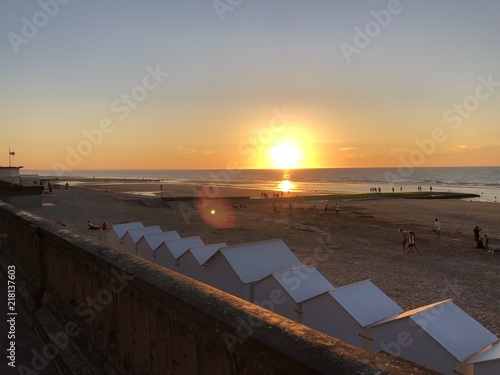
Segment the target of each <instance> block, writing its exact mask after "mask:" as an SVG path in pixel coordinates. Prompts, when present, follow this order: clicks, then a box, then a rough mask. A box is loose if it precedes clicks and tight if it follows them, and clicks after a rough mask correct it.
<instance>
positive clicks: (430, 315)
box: [376, 300, 498, 362]
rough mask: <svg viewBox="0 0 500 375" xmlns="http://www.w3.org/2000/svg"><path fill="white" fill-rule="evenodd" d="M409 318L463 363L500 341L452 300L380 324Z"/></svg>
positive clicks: (409, 312) (412, 311)
mask: <svg viewBox="0 0 500 375" xmlns="http://www.w3.org/2000/svg"><path fill="white" fill-rule="evenodd" d="M405 317H408V318H409V319H411V320H412V321H413V323H414V324H416V325H418V326H419V327H420V328H421V329H422V330H423V331H424V332H426V333H427V334H428V335H429V336H430V337H432V338H433V339H434V340H435V341H437V342H438V343H439V344H440V345H441V346H442V347H443V348H445V349H446V350H447V351H448V352H449V353H450V354H451V355H453V356H454V357H455V358H456V359H457V360H459V361H460V362H463V361H465V360H466V359H467V358H469V357H470V356H471V355H473V354H476V353H477V352H479V351H481V350H483V349H484V348H486V347H487V346H488V345H491V344H493V343H495V342H497V341H498V338H497V337H496V336H495V335H494V334H493V333H491V332H490V331H488V330H487V329H486V328H484V327H483V326H482V325H481V324H479V323H478V322H477V321H476V320H474V319H473V318H472V317H471V316H470V315H468V314H467V313H466V312H465V311H463V310H462V309H461V308H459V307H458V306H457V305H455V304H454V303H453V302H452V301H451V300H446V301H441V302H437V303H433V304H431V305H427V306H424V307H420V308H418V309H415V310H410V311H406V312H404V313H403V314H400V315H398V316H395V317H391V318H388V319H384V320H383V321H382V322H379V323H380V324H385V323H386V322H389V321H392V320H396V319H401V318H405ZM379 323H377V324H376V325H378V324H379Z"/></svg>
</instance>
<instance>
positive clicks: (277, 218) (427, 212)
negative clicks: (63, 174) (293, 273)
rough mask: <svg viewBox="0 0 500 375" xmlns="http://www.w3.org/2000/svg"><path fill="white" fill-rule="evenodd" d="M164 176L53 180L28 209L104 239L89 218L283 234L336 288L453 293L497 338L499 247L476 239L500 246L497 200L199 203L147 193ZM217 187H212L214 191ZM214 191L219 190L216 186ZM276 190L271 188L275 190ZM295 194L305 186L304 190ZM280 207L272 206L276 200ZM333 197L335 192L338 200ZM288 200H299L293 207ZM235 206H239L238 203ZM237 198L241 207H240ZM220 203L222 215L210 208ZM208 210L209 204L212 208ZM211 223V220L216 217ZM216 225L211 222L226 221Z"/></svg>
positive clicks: (416, 301)
mask: <svg viewBox="0 0 500 375" xmlns="http://www.w3.org/2000/svg"><path fill="white" fill-rule="evenodd" d="M159 185H160V184H159V183H158V182H150V183H148V182H144V183H142V182H141V183H139V182H134V181H131V182H125V183H123V182H121V183H120V184H116V183H115V184H114V183H109V184H104V183H103V184H93V185H92V186H80V187H77V186H71V187H70V189H69V190H65V189H54V190H53V193H51V194H45V195H44V197H43V201H44V207H41V208H35V209H30V210H29V211H30V212H33V213H35V214H38V215H40V216H43V217H46V218H48V219H51V220H54V221H56V222H59V223H61V224H64V225H65V226H66V227H68V228H70V229H72V230H75V231H78V232H81V233H84V234H86V235H89V236H92V237H95V238H97V239H100V240H103V241H106V232H104V231H101V230H99V231H91V230H87V229H86V223H87V220H91V221H93V222H95V223H97V224H100V223H101V222H102V221H103V220H106V221H107V222H108V223H109V224H110V225H113V224H117V223H123V222H130V221H142V223H143V224H144V225H160V226H161V228H162V229H163V230H165V231H166V230H177V231H178V232H179V234H180V235H181V236H183V237H185V236H193V235H198V236H200V237H201V239H202V240H203V241H204V242H205V243H206V244H209V243H216V242H226V243H227V244H228V245H232V244H238V243H244V242H252V241H259V240H266V239H273V238H281V239H282V240H283V241H284V242H285V244H287V245H288V247H289V248H290V249H291V250H292V251H293V252H294V253H295V254H296V255H297V257H298V258H299V259H300V260H301V261H302V262H303V263H304V264H307V265H313V266H315V267H316V268H317V269H318V270H319V271H320V272H321V273H322V274H323V275H324V276H325V277H326V278H327V279H328V280H329V281H330V282H331V283H332V284H333V285H334V286H335V287H339V286H342V285H346V284H350V283H354V282H357V281H361V280H365V279H371V280H372V281H373V282H374V283H375V285H377V286H378V287H379V288H380V289H381V290H382V291H383V292H385V293H386V294H387V295H388V296H389V297H391V298H392V299H393V300H394V301H395V302H396V303H398V304H399V305H400V306H401V307H402V308H403V309H405V310H409V309H412V308H417V307H421V306H423V305H426V304H430V303H434V302H437V301H441V300H445V299H453V301H454V302H455V303H456V304H457V305H458V306H459V307H460V308H462V309H463V310H464V311H465V312H467V313H468V314H469V315H471V316H472V317H473V318H474V319H476V320H477V321H478V322H479V323H481V324H482V325H484V326H485V327H486V328H487V329H489V330H490V331H491V332H492V333H494V334H495V335H497V336H499V337H500V303H499V301H500V256H499V255H500V254H498V253H497V254H496V255H495V254H493V253H488V252H485V251H482V250H476V249H474V248H473V239H474V236H473V232H472V229H473V227H474V226H475V225H479V226H480V227H482V229H483V230H482V232H481V234H487V235H488V236H489V237H490V244H492V245H496V246H500V226H499V222H500V205H499V204H498V203H483V202H470V201H465V200H435V199H432V200H426V199H418V200H417V199H393V200H368V201H366V200H365V201H338V203H339V204H340V212H339V214H338V215H336V214H335V213H334V212H328V213H326V214H325V213H323V212H322V211H321V210H320V209H321V208H323V206H324V205H325V203H327V202H325V201H324V199H322V198H321V197H319V198H317V201H309V200H305V197H304V196H300V195H299V196H297V197H294V195H295V193H289V194H286V193H285V194H284V196H288V197H294V198H293V199H292V198H289V199H290V200H292V202H289V201H288V200H286V202H285V200H283V201H282V202H280V199H275V200H266V199H250V200H248V201H245V204H244V205H241V206H240V204H241V202H238V204H235V202H231V201H227V202H226V201H225V200H224V199H218V200H214V201H217V205H216V206H213V207H212V206H210V204H215V203H214V201H212V202H211V203H209V204H208V205H207V206H206V207H204V208H203V210H201V211H198V210H197V209H195V208H194V206H193V201H192V200H189V201H186V202H170V203H167V202H163V201H161V200H160V199H158V198H150V197H148V196H147V195H145V196H140V195H137V194H127V193H124V192H132V191H133V192H136V193H137V192H143V193H144V192H152V191H156V192H158V191H159V190H160V189H159ZM213 189H214V190H212V193H213V196H216V197H219V198H221V197H224V196H226V197H237V196H250V197H256V198H258V197H260V194H261V191H258V190H252V189H235V188H231V187H227V186H226V187H221V188H219V187H215V188H213ZM209 191H210V190H209ZM196 192H197V190H196V189H195V186H194V185H180V184H177V185H176V184H168V185H165V184H164V185H163V194H164V196H166V195H171V196H192V195H194V194H195V193H196ZM215 193H216V194H215ZM268 194H269V196H271V194H272V192H268ZM297 195H298V194H297ZM271 202H274V203H275V204H276V205H277V208H278V211H274V210H273V206H272V203H271ZM336 202H337V201H336V200H331V201H329V202H328V203H329V205H330V206H334V205H335V203H336ZM289 203H292V205H293V208H292V209H289ZM233 205H235V206H234V207H233ZM236 206H237V207H236ZM212 209H215V214H213V215H211V214H207V212H210V211H211V210H212ZM207 210H208V211H207ZM435 217H438V218H439V219H440V221H441V224H442V231H441V237H440V239H437V237H436V235H435V233H434V232H433V231H432V226H433V223H434V218H435ZM211 224H212V225H211ZM224 224H226V225H227V226H228V227H226V228H217V227H214V226H213V225H217V226H221V225H222V226H224ZM399 228H403V229H405V230H408V229H412V230H413V231H414V232H415V234H416V239H417V247H418V249H419V251H420V254H403V253H402V250H401V245H400V237H399V233H398V229H399Z"/></svg>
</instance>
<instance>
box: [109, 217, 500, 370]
mask: <svg viewBox="0 0 500 375" xmlns="http://www.w3.org/2000/svg"><path fill="white" fill-rule="evenodd" d="M108 243H109V244H110V245H111V246H113V247H116V248H118V249H122V250H125V251H127V252H129V253H131V254H134V255H137V256H139V257H141V258H144V259H146V260H149V261H151V262H153V263H156V264H158V265H160V266H163V267H166V268H168V269H170V270H173V271H176V272H179V273H181V274H183V275H185V276H188V277H191V278H193V279H195V280H198V281H201V282H204V283H206V284H208V285H211V286H213V287H215V288H218V289H220V290H223V291H225V292H227V293H230V294H232V295H234V296H237V297H239V298H242V299H244V300H246V301H249V302H252V303H255V304H258V305H260V306H262V307H264V308H267V309H269V310H272V311H274V312H276V313H278V314H280V315H282V316H285V317H287V318H289V319H292V320H294V321H296V322H299V323H302V324H304V325H306V326H308V327H311V328H313V329H316V330H318V331H321V332H323V333H326V334H328V335H330V336H332V337H335V338H337V339H339V340H342V341H344V342H346V343H348V344H351V345H353V346H356V347H359V348H361V349H364V350H366V351H369V352H376V351H380V350H383V351H386V352H388V353H391V354H393V355H396V356H399V357H402V358H405V359H407V360H409V361H411V362H414V363H417V364H419V365H422V366H424V367H426V368H429V369H431V370H434V371H437V372H440V373H442V374H449V375H457V374H463V375H499V374H500V343H499V339H498V337H496V336H495V335H493V334H492V333H491V332H490V331H488V330H487V329H486V328H485V327H483V326H482V325H481V324H479V323H478V322H477V321H476V320H474V319H473V318H472V317H470V316H469V315H468V314H467V313H465V312H464V311H463V310H462V309H460V308H459V307H458V306H456V305H455V304H454V303H453V302H452V301H451V300H445V301H440V302H437V303H434V304H431V305H428V306H424V307H420V308H417V309H414V310H410V311H403V309H402V308H401V307H399V306H398V305H397V304H396V303H395V302H394V301H392V300H391V299H390V298H389V297H388V296H387V295H386V294H384V293H383V292H382V291H381V290H380V289H379V288H378V287H377V286H376V285H375V284H373V283H372V282H371V281H370V280H364V281H360V282H357V283H354V284H350V285H345V286H341V287H338V288H337V287H334V286H333V285H332V284H330V283H329V282H328V280H326V279H325V278H324V277H323V275H321V273H319V272H318V271H317V270H316V268H314V267H310V266H307V265H303V264H302V262H301V261H300V260H299V259H298V258H297V257H296V256H295V255H294V254H293V253H292V251H291V250H290V249H289V248H288V247H287V246H286V245H285V243H284V242H283V241H282V240H280V239H273V240H267V241H259V242H253V243H244V244H241V245H232V246H227V245H226V244H225V243H216V244H208V245H207V244H205V243H204V242H203V241H202V240H201V238H200V237H198V236H193V237H184V238H182V237H181V236H180V235H179V234H178V233H177V232H176V231H163V230H162V229H161V228H160V227H159V226H148V227H145V226H144V225H143V224H142V223H140V222H133V223H124V224H117V225H113V226H112V228H111V230H110V231H109V233H108Z"/></svg>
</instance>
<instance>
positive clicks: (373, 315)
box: [302, 280, 403, 350]
mask: <svg viewBox="0 0 500 375" xmlns="http://www.w3.org/2000/svg"><path fill="white" fill-rule="evenodd" d="M302 312H303V319H302V324H304V325H306V326H308V327H311V328H314V329H316V330H318V331H321V332H323V333H326V334H328V335H330V336H332V337H335V338H337V339H340V340H342V341H344V342H346V343H348V344H350V345H353V346H357V347H358V348H363V349H365V350H369V349H370V348H369V347H367V345H366V342H365V339H364V338H363V337H364V336H366V332H365V330H366V327H367V326H368V325H370V324H373V323H375V322H378V321H380V320H382V319H385V318H387V317H390V316H394V315H396V314H399V313H401V312H403V309H402V308H401V307H399V306H398V305H397V304H396V303H395V302H394V301H393V300H391V299H390V298H389V297H388V296H387V295H386V294H384V293H383V292H382V291H381V290H380V289H379V288H378V287H377V286H376V285H375V284H373V283H372V282H371V281H370V280H365V281H360V282H358V283H354V284H350V285H345V286H342V287H340V288H336V289H334V290H330V291H328V292H326V293H323V294H320V295H318V296H315V297H313V298H310V299H308V300H307V301H304V302H303V303H302Z"/></svg>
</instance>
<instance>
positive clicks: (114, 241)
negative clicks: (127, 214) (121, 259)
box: [108, 221, 144, 249]
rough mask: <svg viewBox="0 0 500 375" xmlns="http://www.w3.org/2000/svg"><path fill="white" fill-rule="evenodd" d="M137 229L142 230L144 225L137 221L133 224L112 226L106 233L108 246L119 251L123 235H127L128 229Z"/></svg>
mask: <svg viewBox="0 0 500 375" xmlns="http://www.w3.org/2000/svg"><path fill="white" fill-rule="evenodd" d="M137 228H144V225H143V224H142V223H141V222H138V221H136V222H133V223H124V224H115V225H113V226H112V227H111V229H110V230H109V232H108V244H109V245H110V246H113V247H116V248H118V249H121V248H122V245H123V236H125V233H127V231H128V230H129V229H137Z"/></svg>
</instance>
